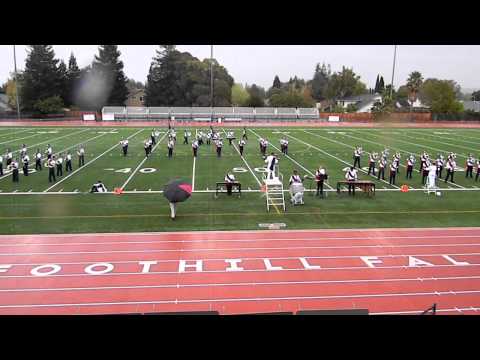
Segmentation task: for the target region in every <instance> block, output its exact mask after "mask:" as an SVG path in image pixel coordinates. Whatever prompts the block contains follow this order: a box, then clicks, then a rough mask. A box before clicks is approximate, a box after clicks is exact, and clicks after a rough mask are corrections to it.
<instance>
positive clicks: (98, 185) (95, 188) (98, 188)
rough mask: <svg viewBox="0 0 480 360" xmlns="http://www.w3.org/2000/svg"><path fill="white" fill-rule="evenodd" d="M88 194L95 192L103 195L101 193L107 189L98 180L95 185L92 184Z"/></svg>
mask: <svg viewBox="0 0 480 360" xmlns="http://www.w3.org/2000/svg"><path fill="white" fill-rule="evenodd" d="M90 192H91V193H95V192H100V193H103V192H107V188H106V187H105V185H103V183H102V182H101V181H100V180H98V182H97V183H96V184H93V186H92V189H91V190H90Z"/></svg>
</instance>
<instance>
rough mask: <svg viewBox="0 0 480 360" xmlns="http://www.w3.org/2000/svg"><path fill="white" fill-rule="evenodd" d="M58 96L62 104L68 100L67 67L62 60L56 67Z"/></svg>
mask: <svg viewBox="0 0 480 360" xmlns="http://www.w3.org/2000/svg"><path fill="white" fill-rule="evenodd" d="M57 87H58V94H59V96H60V99H62V101H63V103H64V104H66V103H67V99H68V77H67V65H65V62H64V61H63V60H60V64H59V65H58V85H57Z"/></svg>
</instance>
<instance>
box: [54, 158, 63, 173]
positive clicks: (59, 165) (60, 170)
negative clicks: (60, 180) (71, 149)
mask: <svg viewBox="0 0 480 360" xmlns="http://www.w3.org/2000/svg"><path fill="white" fill-rule="evenodd" d="M55 163H56V165H57V176H63V158H62V154H58V159H57V161H56V162H55Z"/></svg>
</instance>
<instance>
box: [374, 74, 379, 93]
mask: <svg viewBox="0 0 480 360" xmlns="http://www.w3.org/2000/svg"><path fill="white" fill-rule="evenodd" d="M379 81H380V75H377V80H376V81H375V90H374V91H375V92H376V93H378V85H379Z"/></svg>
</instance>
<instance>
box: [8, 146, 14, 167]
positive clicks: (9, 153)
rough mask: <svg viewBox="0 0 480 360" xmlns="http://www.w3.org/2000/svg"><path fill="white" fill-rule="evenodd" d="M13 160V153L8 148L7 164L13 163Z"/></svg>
mask: <svg viewBox="0 0 480 360" xmlns="http://www.w3.org/2000/svg"><path fill="white" fill-rule="evenodd" d="M12 161H13V153H12V152H11V151H10V149H7V166H9V165H11V164H12Z"/></svg>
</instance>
